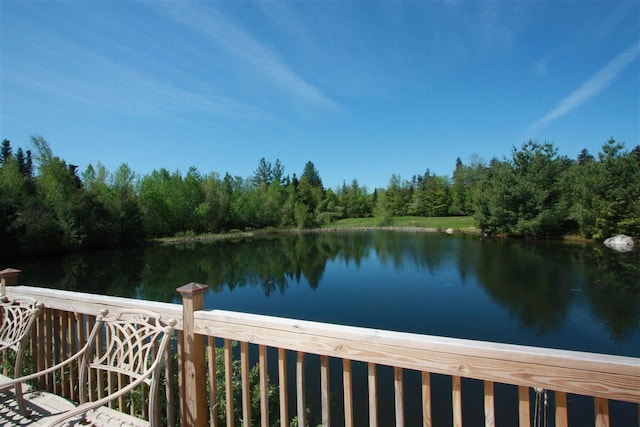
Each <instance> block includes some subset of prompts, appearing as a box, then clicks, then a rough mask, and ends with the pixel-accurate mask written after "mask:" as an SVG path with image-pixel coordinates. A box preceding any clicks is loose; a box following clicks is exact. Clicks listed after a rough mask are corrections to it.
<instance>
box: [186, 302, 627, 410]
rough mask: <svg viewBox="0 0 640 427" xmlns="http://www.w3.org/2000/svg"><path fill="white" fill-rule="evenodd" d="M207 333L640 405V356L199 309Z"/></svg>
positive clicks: (198, 317)
mask: <svg viewBox="0 0 640 427" xmlns="http://www.w3.org/2000/svg"><path fill="white" fill-rule="evenodd" d="M195 319H196V320H195V330H196V332H197V333H200V334H204V335H210V334H212V335H214V334H215V335H216V336H219V337H223V338H227V339H234V340H238V341H245V342H249V343H254V344H263V345H267V346H271V347H276V348H282V349H287V350H293V351H302V352H305V353H311V354H318V355H326V356H329V357H338V358H342V359H348V360H358V361H362V362H371V363H376V364H381V365H387V366H394V367H399V368H403V369H413V370H416V371H425V372H431V373H439V374H444V375H450V376H460V377H465V378H474V379H479V380H487V381H493V382H500V383H504V384H513V385H517V386H523V387H525V388H527V394H528V388H529V387H539V388H543V389H547V390H556V391H563V392H566V393H575V394H582V395H587V396H594V397H603V398H607V399H615V400H621V401H627V402H636V403H640V388H639V387H638V386H637V385H638V384H639V381H640V370H639V369H638V359H636V358H631V357H624V356H611V355H603V354H592V353H583V352H576V351H567V350H555V349H544V348H538V347H527V346H520V345H510V344H499V343H490V342H482V341H471V340H462V339H453V338H443V337H435V336H428V335H418V334H409V333H400V332H391V331H382V330H375V329H367V328H358V327H350V326H343V325H332V324H326V323H319V322H309V321H301V320H295V319H284V318H276V317H270V316H261V315H254V314H246V313H235V312H229V311H223V310H213V311H198V312H196V313H195Z"/></svg>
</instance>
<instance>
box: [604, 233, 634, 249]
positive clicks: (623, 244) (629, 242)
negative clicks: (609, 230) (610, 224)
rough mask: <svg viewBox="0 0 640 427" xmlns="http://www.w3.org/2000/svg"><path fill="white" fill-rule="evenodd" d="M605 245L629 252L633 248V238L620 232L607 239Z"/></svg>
mask: <svg viewBox="0 0 640 427" xmlns="http://www.w3.org/2000/svg"><path fill="white" fill-rule="evenodd" d="M604 245H605V246H606V247H608V248H609V249H613V250H615V251H618V252H629V251H631V250H633V238H632V237H631V236H627V235H624V234H618V235H617V236H613V237H609V238H608V239H607V240H605V241H604Z"/></svg>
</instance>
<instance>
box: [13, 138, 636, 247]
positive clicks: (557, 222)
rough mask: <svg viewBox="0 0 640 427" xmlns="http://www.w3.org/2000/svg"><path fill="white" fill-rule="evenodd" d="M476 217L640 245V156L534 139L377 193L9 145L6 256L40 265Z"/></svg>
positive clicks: (509, 232) (315, 176)
mask: <svg viewBox="0 0 640 427" xmlns="http://www.w3.org/2000/svg"><path fill="white" fill-rule="evenodd" d="M449 215H451V216H458V215H470V216H473V218H474V220H475V223H476V225H477V227H478V228H479V229H480V230H482V232H483V233H484V234H486V235H506V236H512V237H523V238H530V239H542V238H560V237H562V236H565V235H568V234H579V235H581V236H584V237H585V238H587V239H593V240H603V239H605V238H607V237H609V236H611V235H614V234H619V233H624V234H628V235H631V236H633V237H634V238H638V237H640V146H636V147H635V148H633V149H632V150H631V151H628V150H627V149H626V148H625V145H624V143H619V142H617V141H615V140H614V139H613V138H611V139H609V140H608V141H606V142H605V143H604V144H603V146H602V148H601V150H600V152H599V153H597V154H596V155H592V154H591V153H589V152H588V151H587V150H586V149H584V150H582V151H581V152H580V153H578V155H577V157H576V158H575V159H571V158H568V157H566V156H561V155H559V154H558V150H557V148H556V147H555V146H554V145H553V143H539V142H535V141H528V142H526V143H524V144H522V145H521V146H520V147H513V148H512V150H511V156H510V157H504V158H502V159H497V158H493V159H491V160H490V161H489V162H488V163H487V162H485V161H484V160H483V159H481V158H480V157H479V156H477V155H474V156H472V157H471V159H470V160H469V162H468V163H467V164H465V163H463V162H462V160H461V159H460V158H458V159H457V161H456V164H455V168H454V170H453V173H452V176H451V177H447V176H438V175H435V174H433V173H431V172H430V171H429V169H428V168H427V169H426V170H425V172H424V173H422V174H417V175H414V176H412V177H411V178H410V179H404V178H402V177H400V176H399V175H392V176H391V178H390V180H389V184H388V186H387V187H386V188H377V189H373V191H370V190H369V189H367V187H366V186H363V185H361V184H359V183H358V181H357V180H355V179H354V180H353V181H352V182H351V183H349V184H347V183H346V182H344V183H343V184H342V186H338V187H337V188H334V189H331V188H325V187H324V185H323V183H322V179H321V176H320V172H319V171H318V170H317V168H316V167H315V165H314V164H313V162H312V161H308V162H307V163H306V164H305V165H304V168H303V170H302V173H301V174H300V176H297V175H296V174H295V173H293V174H292V175H289V174H286V173H285V167H284V165H283V164H282V163H281V162H280V160H278V159H276V160H275V161H274V162H273V163H272V162H271V161H269V160H266V159H264V158H262V159H260V160H259V162H258V164H257V167H256V169H255V171H254V172H253V174H252V175H251V176H249V177H240V176H233V175H231V174H230V173H229V172H226V173H225V174H224V176H221V175H220V174H218V173H217V172H210V173H208V174H203V173H201V172H200V171H198V170H197V169H196V168H194V167H191V168H190V169H189V170H188V171H187V172H186V174H183V173H182V172H180V171H173V172H170V171H168V170H166V169H164V168H162V169H159V170H154V171H152V172H151V173H149V174H147V175H144V176H140V175H138V174H137V173H136V172H135V171H133V170H131V168H130V167H129V166H128V165H127V164H126V163H122V164H121V165H120V167H118V169H117V170H115V171H108V170H107V169H106V168H105V166H104V165H102V164H100V163H97V164H95V165H93V164H91V165H89V166H88V167H87V168H86V169H85V170H84V171H78V168H77V166H75V165H73V164H71V163H68V162H67V161H65V160H64V159H61V158H59V157H57V156H55V155H54V153H53V151H52V149H51V147H50V145H49V143H48V142H47V141H46V140H45V139H44V138H43V137H41V136H34V137H32V138H31V144H30V148H29V149H23V148H22V147H19V148H17V149H15V150H14V147H12V145H11V142H10V141H9V140H7V139H4V140H3V142H2V145H1V147H0V241H2V243H3V244H2V245H1V249H0V256H2V257H3V258H5V259H11V258H20V257H36V256H43V255H50V254H60V253H68V252H78V251H85V250H93V249H102V248H114V247H122V246H129V245H133V244H137V243H140V242H143V241H145V240H147V239H150V238H154V237H164V236H176V235H177V236H180V235H195V234H201V233H221V232H230V231H235V230H250V229H251V230H253V229H265V228H300V229H301V228H313V227H324V226H329V225H330V224H331V223H332V222H333V221H335V220H337V219H341V218H354V217H375V218H376V223H377V224H378V225H380V226H384V225H391V224H392V223H393V218H394V217H397V216H427V217H429V216H449Z"/></svg>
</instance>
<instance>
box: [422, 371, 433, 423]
mask: <svg viewBox="0 0 640 427" xmlns="http://www.w3.org/2000/svg"><path fill="white" fill-rule="evenodd" d="M431 423H432V421H431V374H429V372H422V427H431Z"/></svg>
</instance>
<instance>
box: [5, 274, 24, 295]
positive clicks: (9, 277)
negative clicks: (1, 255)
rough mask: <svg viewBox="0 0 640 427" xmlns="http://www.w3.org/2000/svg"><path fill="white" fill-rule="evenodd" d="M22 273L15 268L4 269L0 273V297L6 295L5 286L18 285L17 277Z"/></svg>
mask: <svg viewBox="0 0 640 427" xmlns="http://www.w3.org/2000/svg"><path fill="white" fill-rule="evenodd" d="M20 273H22V270H16V269H15V268H5V269H4V270H2V271H0V295H2V296H4V295H6V294H7V292H6V287H7V286H15V285H17V284H18V276H19V275H20Z"/></svg>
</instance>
